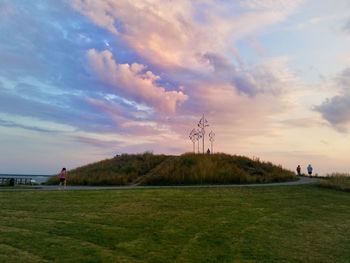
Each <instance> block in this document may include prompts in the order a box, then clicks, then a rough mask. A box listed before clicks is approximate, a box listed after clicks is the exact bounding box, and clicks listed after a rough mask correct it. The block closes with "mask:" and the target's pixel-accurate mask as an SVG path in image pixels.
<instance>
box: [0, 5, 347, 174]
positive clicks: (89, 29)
mask: <svg viewBox="0 0 350 263" xmlns="http://www.w3.org/2000/svg"><path fill="white" fill-rule="evenodd" d="M346 8H348V1H347V0H339V1H337V5H334V3H333V2H332V1H330V0H321V1H316V0H310V1H304V0H295V1H289V0H278V1H277V0H238V1H221V0H220V1H209V0H179V1H170V0H164V1H160V0H133V1H127V0H71V1H46V0H36V1H31V2H30V3H29V2H28V3H26V2H25V1H21V0H2V1H0V143H1V145H2V148H3V149H5V151H6V152H8V153H9V154H8V155H7V156H5V157H3V158H1V159H0V167H2V169H3V171H0V172H8V171H10V170H11V169H15V170H16V169H17V168H16V167H17V163H18V161H17V159H18V158H22V160H23V163H24V166H28V167H29V168H28V169H29V170H31V171H38V170H39V169H41V162H42V160H43V159H44V158H45V157H46V156H52V157H50V158H47V159H48V160H47V162H46V164H45V168H43V169H45V171H50V172H52V171H53V170H54V171H55V170H56V169H59V167H60V166H61V164H62V165H64V166H68V167H69V166H71V167H74V166H77V165H80V164H84V163H87V162H89V161H95V160H98V159H101V158H107V157H111V156H112V155H114V154H115V153H120V152H135V151H136V152H140V151H145V150H153V151H155V152H161V153H171V154H180V153H183V152H185V151H189V150H191V142H190V141H189V140H188V132H189V131H190V130H191V129H192V128H194V127H195V126H196V124H197V122H198V119H199V118H200V116H202V114H205V116H206V117H207V119H208V120H209V122H210V125H211V126H210V127H209V128H208V129H213V130H214V132H215V133H216V134H217V140H216V142H215V147H214V148H215V149H217V150H218V151H223V152H229V153H237V154H245V155H249V156H260V157H261V158H265V159H269V160H271V161H274V162H277V163H279V162H280V163H282V164H283V165H288V167H291V168H294V165H295V163H296V162H299V161H300V159H308V160H307V161H308V162H314V163H315V164H316V167H317V166H318V165H319V166H320V167H322V169H324V171H326V170H327V169H326V168H327V167H324V166H322V165H323V162H322V161H319V160H325V159H326V158H331V156H329V155H327V154H323V153H329V152H334V154H335V155H336V157H334V158H335V159H336V158H338V159H339V161H338V163H339V166H340V167H346V166H345V162H343V161H342V160H341V158H340V156H345V155H348V154H350V152H348V151H349V150H348V149H346V148H345V146H344V145H345V143H344V141H343V140H344V139H343V137H342V136H344V133H347V129H348V127H349V122H350V113H349V110H348V105H349V103H350V95H349V91H348V87H349V78H350V77H349V76H350V73H349V70H346V71H344V69H345V68H349V66H350V65H349V59H347V56H348V54H350V50H349V47H350V38H349V34H348V32H349V28H350V27H349V25H348V24H346V26H345V30H339V29H340V28H342V27H344V23H345V20H346V19H348V14H345V12H344V10H347V9H346ZM330 13H332V14H330ZM335 29H336V30H335ZM345 54H347V55H345ZM338 72H343V73H342V74H340V75H339V77H338V78H337V83H336V85H334V83H333V82H334V81H332V80H333V79H334V76H336V75H338V74H339V73H338ZM327 98H328V99H327ZM315 105H318V106H315ZM332 127H334V128H335V129H333V128H332ZM339 131H341V133H339ZM324 142H327V143H324ZM330 148H332V149H333V150H332V151H329V149H330ZM334 149H337V150H336V151H335V150H334ZM34 153H35V154H34ZM271 158H272V159H271ZM298 158H299V160H298ZM58 160H59V161H58ZM58 162H61V163H58ZM305 162H306V160H305ZM57 166H58V167H57ZM13 167H15V168H13ZM21 169H23V170H22V172H23V171H24V172H26V167H23V168H21ZM328 170H329V169H328ZM18 172H19V170H18Z"/></svg>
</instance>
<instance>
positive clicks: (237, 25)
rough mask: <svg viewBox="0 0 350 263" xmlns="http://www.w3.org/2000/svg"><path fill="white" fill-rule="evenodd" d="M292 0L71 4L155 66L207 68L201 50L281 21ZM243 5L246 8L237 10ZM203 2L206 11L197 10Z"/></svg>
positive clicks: (226, 47) (227, 46)
mask: <svg viewBox="0 0 350 263" xmlns="http://www.w3.org/2000/svg"><path fill="white" fill-rule="evenodd" d="M290 2H291V1H288V0H280V1H272V0H270V1H269V0H254V1H243V2H242V3H241V2H238V3H236V4H233V3H230V1H227V2H225V3H224V2H222V3H221V4H220V5H218V4H217V3H216V2H215V1H190V0H185V1H147V0H134V1H125V0H118V1H114V0H90V1H83V0H73V1H72V2H71V5H72V7H73V8H74V9H76V10H77V11H78V12H80V13H82V14H84V15H85V16H87V17H88V18H90V19H91V20H92V21H93V22H94V23H95V24H97V25H99V26H101V27H103V28H105V29H107V30H109V31H110V32H112V33H113V34H115V35H118V38H121V39H123V40H124V41H126V42H127V43H128V45H129V46H131V47H132V48H133V49H134V50H135V51H137V52H138V54H139V55H140V56H142V57H143V58H145V59H147V60H148V61H150V62H151V63H152V64H154V65H160V66H162V67H181V68H191V69H196V70H205V68H204V69H203V65H202V64H200V63H198V61H197V59H196V56H197V54H205V53H207V52H215V53H221V54H224V53H226V52H230V51H231V50H232V46H233V45H234V43H235V41H237V40H240V39H242V38H244V37H246V36H250V35H252V34H254V33H256V31H260V30H262V29H264V28H266V27H267V26H270V25H272V24H275V23H277V22H281V21H283V20H284V19H285V18H286V17H288V16H289V15H290V14H291V13H292V12H293V11H294V10H295V9H296V8H297V7H298V6H299V5H300V4H301V3H302V1H301V0H296V1H293V3H290ZM239 4H240V5H241V7H243V9H244V11H243V12H241V13H239V14H238V13H237V12H236V11H237V10H236V9H237V6H238V5H239ZM203 6H205V8H204V9H205V10H207V11H203V12H202V13H200V14H199V13H198V12H199V10H203V8H202V7H203ZM208 10H210V11H208ZM228 14H230V15H228ZM198 15H199V16H201V17H202V19H197V18H196V16H198ZM118 25H121V26H119V27H118Z"/></svg>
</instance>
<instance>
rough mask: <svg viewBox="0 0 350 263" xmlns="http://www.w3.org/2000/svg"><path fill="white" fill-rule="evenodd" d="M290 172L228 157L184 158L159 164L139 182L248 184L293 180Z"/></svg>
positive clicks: (212, 155) (256, 161)
mask: <svg viewBox="0 0 350 263" xmlns="http://www.w3.org/2000/svg"><path fill="white" fill-rule="evenodd" d="M294 179H296V176H295V175H294V173H292V172H291V171H288V170H285V169H283V168H282V167H281V166H276V165H273V164H272V163H269V162H261V161H260V160H258V159H255V160H252V159H249V158H247V157H243V156H232V155H228V154H223V153H220V154H210V155H209V154H206V155H198V154H184V155H181V156H178V157H174V158H171V159H168V160H166V161H164V162H162V163H161V164H160V165H158V166H157V167H155V169H153V170H151V171H150V173H149V174H147V175H146V176H144V177H141V178H139V182H140V183H141V184H145V185H167V184H169V185H176V184H242V183H245V184H249V183H268V182H281V181H288V180H294Z"/></svg>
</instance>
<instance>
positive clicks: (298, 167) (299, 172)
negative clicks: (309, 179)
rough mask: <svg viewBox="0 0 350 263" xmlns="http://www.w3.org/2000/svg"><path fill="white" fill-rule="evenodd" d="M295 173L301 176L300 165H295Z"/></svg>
mask: <svg viewBox="0 0 350 263" xmlns="http://www.w3.org/2000/svg"><path fill="white" fill-rule="evenodd" d="M297 174H298V176H301V167H300V165H298V166H297Z"/></svg>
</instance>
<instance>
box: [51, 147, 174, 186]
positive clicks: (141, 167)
mask: <svg viewBox="0 0 350 263" xmlns="http://www.w3.org/2000/svg"><path fill="white" fill-rule="evenodd" d="M168 158H169V156H166V155H154V154H152V153H150V152H145V153H143V154H122V155H120V156H119V155H118V156H115V157H114V158H112V159H107V160H102V161H99V162H96V163H92V164H88V165H85V166H82V167H78V168H76V169H74V170H71V171H68V179H67V181H68V183H69V184H70V185H128V184H132V183H133V181H134V180H136V179H137V178H138V177H139V176H143V175H145V174H147V173H148V172H149V171H150V170H151V169H153V168H154V167H156V166H157V165H158V164H160V163H161V162H163V161H164V160H166V159H168ZM48 184H58V176H53V177H51V178H50V179H49V181H48Z"/></svg>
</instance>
